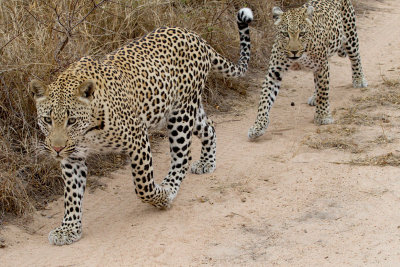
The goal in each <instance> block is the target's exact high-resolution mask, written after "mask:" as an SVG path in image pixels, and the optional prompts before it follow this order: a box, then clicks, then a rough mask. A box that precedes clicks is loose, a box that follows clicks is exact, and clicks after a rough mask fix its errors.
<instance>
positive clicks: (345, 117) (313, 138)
mask: <svg viewBox="0 0 400 267" xmlns="http://www.w3.org/2000/svg"><path fill="white" fill-rule="evenodd" d="M368 90H369V92H368V91H365V92H363V94H365V95H364V96H362V97H356V98H354V99H352V102H353V105H352V106H351V107H349V108H340V109H338V110H335V112H334V113H335V114H336V117H338V119H337V122H336V124H334V125H329V126H322V127H320V128H318V129H317V131H316V133H313V134H311V135H309V136H307V137H306V138H305V141H304V144H306V145H308V146H309V147H311V148H313V149H328V148H333V149H340V150H345V151H349V152H352V153H357V154H359V155H358V156H357V157H356V158H355V159H353V160H351V161H349V162H341V163H345V164H353V165H360V166H380V167H383V166H400V155H399V154H398V153H397V150H396V152H389V153H384V154H382V155H378V156H370V155H368V151H370V150H372V149H374V148H376V147H378V146H382V145H387V144H391V143H394V142H395V141H396V140H397V139H396V138H393V137H388V136H387V135H386V133H385V129H391V128H394V127H397V125H398V123H399V122H398V120H397V118H398V116H399V112H398V108H399V106H400V93H399V92H400V91H399V90H400V82H399V80H389V81H388V80H387V79H383V82H382V84H381V85H380V86H378V87H377V88H371V89H368ZM377 111H379V113H377ZM365 130H372V132H374V133H375V136H374V137H373V138H372V140H359V139H358V138H355V135H356V134H357V133H358V132H360V131H365ZM374 130H375V131H374Z"/></svg>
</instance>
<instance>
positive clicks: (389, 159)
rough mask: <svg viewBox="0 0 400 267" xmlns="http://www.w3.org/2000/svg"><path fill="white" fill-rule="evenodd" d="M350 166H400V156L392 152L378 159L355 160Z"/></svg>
mask: <svg viewBox="0 0 400 267" xmlns="http://www.w3.org/2000/svg"><path fill="white" fill-rule="evenodd" d="M349 164H352V165H359V166H380V167H385V166H395V167H398V166H400V155H399V154H394V153H392V152H390V153H387V154H384V155H380V156H377V157H365V158H360V159H354V160H352V161H351V162H349Z"/></svg>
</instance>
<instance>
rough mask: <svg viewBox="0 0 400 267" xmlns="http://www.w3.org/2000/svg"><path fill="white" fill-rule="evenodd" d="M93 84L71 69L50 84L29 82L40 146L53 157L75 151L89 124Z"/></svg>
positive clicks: (94, 84)
mask: <svg viewBox="0 0 400 267" xmlns="http://www.w3.org/2000/svg"><path fill="white" fill-rule="evenodd" d="M96 87H97V84H96V81H95V80H93V79H88V78H87V77H84V76H82V75H77V74H76V73H75V72H73V71H66V72H64V73H62V74H61V75H60V76H59V77H58V78H57V80H56V81H55V82H53V83H51V84H50V85H45V84H43V83H42V82H40V81H37V80H33V81H31V83H30V91H31V93H32V94H33V97H34V99H35V102H36V108H37V116H38V124H39V127H40V129H41V130H42V132H43V133H44V135H45V141H44V143H43V148H44V149H45V150H46V151H47V152H49V153H50V154H51V155H52V156H54V157H55V158H56V159H58V160H61V159H63V158H66V157H68V156H69V155H71V154H73V153H74V152H77V151H78V149H79V141H80V139H81V137H82V136H84V135H85V133H86V131H87V130H88V128H89V127H90V125H91V121H92V116H93V114H92V113H93V111H92V107H91V102H92V100H93V96H94V93H95V91H96Z"/></svg>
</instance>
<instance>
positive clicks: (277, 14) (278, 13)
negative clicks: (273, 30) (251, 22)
mask: <svg viewBox="0 0 400 267" xmlns="http://www.w3.org/2000/svg"><path fill="white" fill-rule="evenodd" d="M282 14H283V11H282V9H281V8H280V7H277V6H276V7H274V8H273V9H272V18H273V19H274V24H275V25H278V24H279V23H280V22H281V19H282Z"/></svg>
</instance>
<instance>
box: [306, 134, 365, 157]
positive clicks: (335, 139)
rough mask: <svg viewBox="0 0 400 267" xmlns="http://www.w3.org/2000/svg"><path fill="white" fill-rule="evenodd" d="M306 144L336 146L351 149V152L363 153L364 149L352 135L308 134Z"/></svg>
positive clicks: (315, 146)
mask: <svg viewBox="0 0 400 267" xmlns="http://www.w3.org/2000/svg"><path fill="white" fill-rule="evenodd" d="M304 144H306V145H307V146H309V147H311V148H313V149H328V148H334V149H339V150H346V151H350V152H351V153H361V152H363V151H364V149H363V148H361V147H360V146H359V145H358V144H356V143H355V142H354V140H353V139H352V138H350V137H348V138H346V137H341V136H336V135H329V134H328V135H317V134H312V135H310V136H308V137H307V138H306V139H305V141H304Z"/></svg>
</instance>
